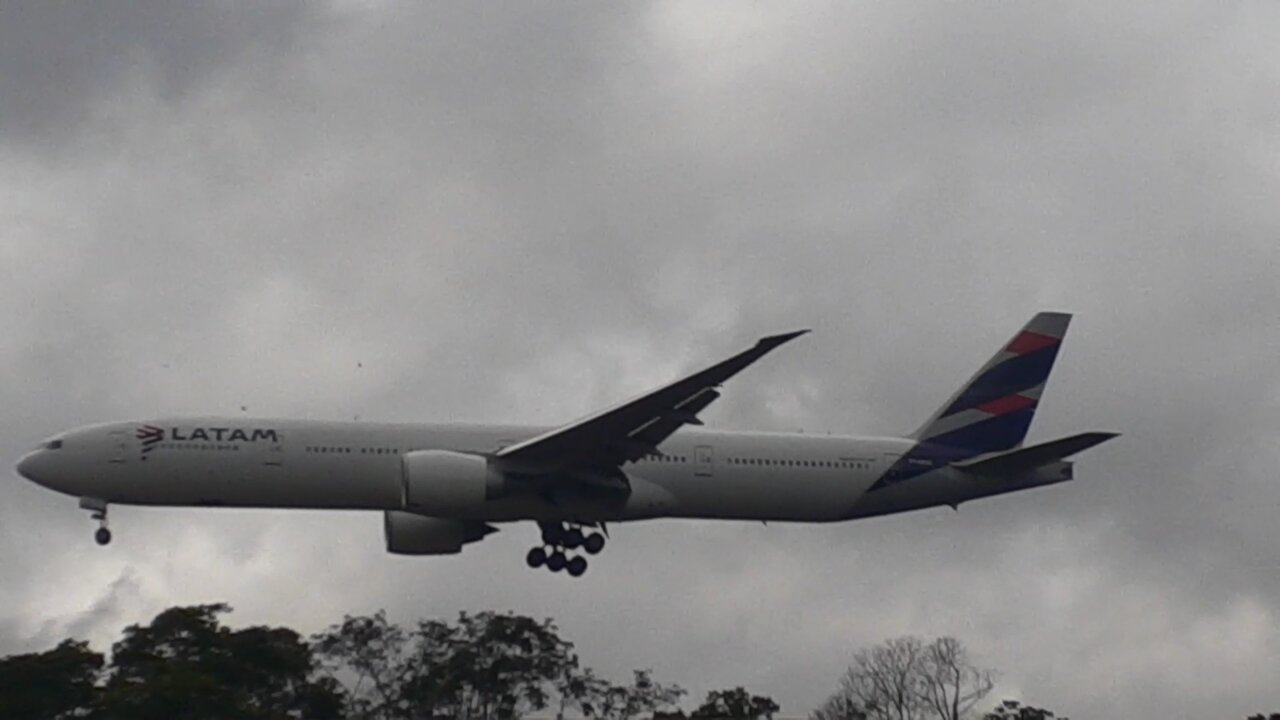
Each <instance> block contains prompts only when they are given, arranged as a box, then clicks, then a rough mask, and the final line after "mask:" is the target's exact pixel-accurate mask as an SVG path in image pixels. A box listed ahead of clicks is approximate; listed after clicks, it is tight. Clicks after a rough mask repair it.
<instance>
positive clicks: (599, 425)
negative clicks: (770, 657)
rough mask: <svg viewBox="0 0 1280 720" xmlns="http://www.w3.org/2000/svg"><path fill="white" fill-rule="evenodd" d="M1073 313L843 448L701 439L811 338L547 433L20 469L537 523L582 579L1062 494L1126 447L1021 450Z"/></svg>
mask: <svg viewBox="0 0 1280 720" xmlns="http://www.w3.org/2000/svg"><path fill="white" fill-rule="evenodd" d="M1070 320H1071V316H1070V315H1068V314H1065V313H1053V312H1043V313H1040V314H1038V315H1036V316H1035V317H1034V318H1032V319H1031V321H1030V322H1028V323H1027V324H1026V326H1024V327H1023V328H1022V330H1020V331H1019V332H1018V333H1017V334H1016V335H1014V337H1013V338H1012V339H1011V340H1010V341H1009V342H1007V343H1005V344H1004V345H1003V346H1002V347H1001V348H1000V351H999V352H997V353H996V354H995V356H994V357H992V358H991V359H990V360H989V361H988V362H987V363H986V364H985V365H983V366H982V368H981V369H980V370H978V372H977V373H976V374H975V375H974V376H973V378H972V379H970V380H969V382H967V383H965V384H964V386H962V387H961V388H960V389H959V390H958V391H957V392H956V393H955V394H954V395H953V396H952V397H951V398H950V399H949V400H947V402H946V403H945V404H943V405H942V407H941V408H939V409H938V411H937V412H935V413H934V414H933V415H932V416H931V417H930V418H929V419H928V420H927V421H925V423H924V424H923V425H922V426H921V427H920V428H919V429H918V430H916V431H915V432H914V433H912V434H911V435H908V436H906V437H832V436H824V435H804V434H787V433H758V432H714V431H709V430H704V429H701V428H696V427H686V426H700V425H702V422H701V421H700V420H699V419H698V413H700V412H701V411H702V410H704V409H706V408H707V406H709V405H710V404H711V403H712V402H714V401H715V400H716V398H718V397H720V391H719V390H718V389H717V388H719V387H720V386H721V385H722V384H723V383H724V382H725V381H727V380H728V379H729V378H731V377H733V376H734V375H736V374H737V373H739V372H740V371H742V370H743V369H745V368H746V367H747V366H748V365H751V364H752V363H754V362H755V361H757V360H759V359H760V358H761V357H763V356H764V355H765V354H766V353H768V352H770V351H771V350H773V349H775V348H777V347H778V346H780V345H782V344H783V343H785V342H788V341H790V340H792V339H794V338H796V337H799V336H800V335H803V334H804V333H805V332H807V331H805V330H802V331H799V332H792V333H787V334H783V335H774V336H772V337H766V338H763V339H761V340H760V341H758V342H757V343H756V344H755V346H753V347H751V348H749V349H747V350H744V351H742V352H740V353H738V354H737V355H734V356H733V357H730V358H729V359H727V360H724V361H722V362H719V363H716V364H715V365H712V366H711V367H708V368H706V369H704V370H702V371H700V372H697V373H694V374H692V375H689V376H688V377H685V378H683V379H680V380H676V381H675V382H672V383H671V384H669V385H665V386H663V387H660V388H658V389H656V390H653V391H652V392H649V393H646V394H644V395H641V396H639V397H637V398H635V399H632V400H628V401H626V402H623V403H621V404H619V405H615V406H614V407H611V408H609V409H607V410H604V411H602V412H598V413H596V414H594V415H590V416H588V417H586V418H583V419H581V420H577V421H575V422H571V423H569V424H567V425H562V426H560V427H555V428H542V427H525V426H514V425H457V424H395V425H392V424H380V423H370V422H320V421H312V420H268V419H255V420H250V419H246V418H238V417H232V418H225V417H224V418H216V417H187V418H169V419H154V420H145V421H130V422H116V423H108V424H104V425H93V426H88V427H83V428H79V429H75V430H71V431H69V432H66V433H63V434H61V435H57V436H55V437H53V438H50V439H49V440H46V441H45V442H44V443H43V444H42V445H41V446H40V447H39V449H37V450H35V451H34V452H32V453H30V454H28V455H26V456H25V457H23V458H22V460H21V461H20V462H19V463H18V466H17V470H18V472H19V473H21V474H22V475H23V476H24V477H26V478H28V479H30V480H32V481H34V482H36V483H39V484H40V485H43V486H45V487H47V488H50V489H53V490H56V491H58V492H62V493H66V494H68V495H73V496H76V497H79V498H80V507H81V508H83V509H86V510H90V511H92V513H93V518H94V519H96V520H98V521H99V528H98V530H97V533H96V540H97V542H98V543H99V544H101V545H105V544H107V543H108V542H110V541H111V532H110V530H108V528H107V507H108V505H111V504H131V505H181V506H193V505H194V506H226V507H266V508H326V509H346V510H379V511H382V513H383V517H384V531H385V535H386V545H387V550H388V551H390V552H392V553H401V554H408V555H441V554H452V553H457V552H460V551H461V550H462V548H463V546H464V545H467V544H468V543H473V542H477V541H479V540H481V539H483V538H484V537H485V536H486V535H488V534H490V533H492V532H495V531H496V530H497V528H496V527H495V524H496V523H507V522H514V521H518V520H532V521H535V522H537V523H538V525H539V526H540V529H541V544H539V545H537V546H535V547H534V548H533V549H531V550H530V551H529V553H528V557H527V561H528V564H529V566H530V567H535V568H536V567H543V566H545V567H547V568H548V569H550V570H551V571H553V572H558V571H561V570H565V571H567V572H568V574H570V575H572V576H574V577H577V576H579V575H581V574H582V573H583V572H585V571H586V569H587V560H586V557H584V554H583V552H579V551H580V550H581V551H584V552H585V553H586V554H590V555H594V554H596V553H599V552H600V551H601V549H603V547H604V544H605V538H606V535H607V525H606V523H613V522H624V521H630V520H643V519H648V518H660V517H680V518H722V519H732V520H764V521H768V520H779V521H795V522H836V521H840V520H852V519H856V518H865V517H871V516H875V515H885V514H889V513H897V512H904V511H908V510H916V509H919V508H926V507H933V506H940V505H948V506H951V507H958V506H959V504H960V503H962V502H965V501H968V500H974V499H977V498H982V497H987V496H990V495H999V494H1002V493H1008V492H1014V491H1017V490H1025V489H1028V488H1034V487H1040V486H1043V485H1051V484H1054V483H1059V482H1063V481H1065V480H1070V479H1071V477H1072V463H1071V462H1069V461H1067V460H1066V459H1065V458H1067V457H1068V456H1071V455H1073V454H1075V453H1078V452H1081V451H1083V450H1086V449H1088V448H1091V447H1093V446H1094V445H1097V444H1099V443H1101V442H1104V441H1106V440H1109V439H1111V438H1113V437H1115V434H1114V433H1103V432H1090V433H1083V434H1080V435H1073V436H1071V437H1067V438H1062V439H1060V440H1054V441H1052V442H1047V443H1044V444H1040V445H1033V446H1031V447H1023V446H1022V441H1023V438H1024V437H1025V436H1026V434H1027V429H1028V427H1029V426H1030V424H1031V419H1032V417H1033V415H1034V414H1035V411H1036V408H1037V406H1038V405H1039V403H1040V395H1041V393H1042V392H1043V390H1044V386H1045V382H1046V381H1047V380H1048V378H1049V371H1050V370H1051V369H1052V367H1053V362H1054V360H1055V359H1056V358H1057V355H1058V349H1059V347H1060V346H1061V343H1062V339H1063V336H1064V335H1065V334H1066V331H1067V325H1068V323H1069V322H1070Z"/></svg>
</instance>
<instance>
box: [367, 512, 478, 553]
mask: <svg viewBox="0 0 1280 720" xmlns="http://www.w3.org/2000/svg"><path fill="white" fill-rule="evenodd" d="M383 528H384V531H385V532H386V536H387V552H392V553H396V554H398V555H452V554H454V553H458V552H462V546H463V545H466V544H467V543H472V542H476V541H477V540H482V539H484V536H485V535H488V534H489V533H491V532H497V528H495V527H493V526H491V525H487V524H485V523H482V522H476V521H474V520H448V519H445V518H434V517H426V516H424V515H414V514H413V513H408V512H403V511H400V510H388V511H386V513H385V514H384V516H383Z"/></svg>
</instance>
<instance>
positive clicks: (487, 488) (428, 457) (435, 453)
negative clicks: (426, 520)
mask: <svg viewBox="0 0 1280 720" xmlns="http://www.w3.org/2000/svg"><path fill="white" fill-rule="evenodd" d="M403 472H404V506H405V509H406V510H412V511H414V512H420V513H424V514H429V515H452V514H455V513H458V514H464V513H466V512H468V511H474V510H476V509H477V508H479V507H480V506H481V505H483V504H484V501H485V500H488V499H492V498H495V497H498V496H500V495H501V494H502V491H503V485H504V478H503V475H502V472H501V471H500V470H498V469H496V468H493V467H491V466H490V465H489V461H488V459H486V458H483V457H480V456H479V455H468V454H466V453H459V452H450V451H447V450H417V451H415V452H411V453H406V454H405V456H404V461H403Z"/></svg>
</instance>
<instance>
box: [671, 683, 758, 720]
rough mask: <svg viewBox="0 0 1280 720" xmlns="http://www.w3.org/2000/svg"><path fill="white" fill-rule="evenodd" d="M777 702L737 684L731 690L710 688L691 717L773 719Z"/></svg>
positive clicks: (740, 719) (737, 719)
mask: <svg viewBox="0 0 1280 720" xmlns="http://www.w3.org/2000/svg"><path fill="white" fill-rule="evenodd" d="M776 712H778V703H776V702H774V701H773V698H769V697H764V696H763V695H752V694H751V693H749V692H747V691H746V689H745V688H743V687H741V686H739V687H736V688H733V689H732V690H712V691H711V692H709V693H707V699H706V700H705V701H703V703H702V705H700V706H698V708H697V709H696V710H694V711H693V713H692V714H691V715H689V717H691V718H733V719H734V720H759V718H766V719H767V720H773V714H774V713H776Z"/></svg>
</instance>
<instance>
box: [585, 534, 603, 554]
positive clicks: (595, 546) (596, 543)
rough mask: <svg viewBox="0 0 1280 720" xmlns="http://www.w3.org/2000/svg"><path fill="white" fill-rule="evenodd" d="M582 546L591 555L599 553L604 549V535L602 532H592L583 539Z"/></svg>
mask: <svg viewBox="0 0 1280 720" xmlns="http://www.w3.org/2000/svg"><path fill="white" fill-rule="evenodd" d="M582 548H583V549H584V550H586V551H587V552H588V553H589V554H591V555H595V554H597V553H599V552H600V551H601V550H603V549H604V536H603V535H601V534H600V533H591V534H590V535H588V536H587V538H586V539H585V540H583V541H582Z"/></svg>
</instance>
